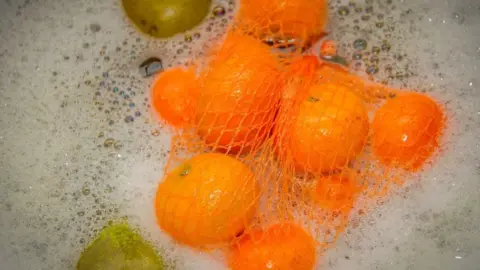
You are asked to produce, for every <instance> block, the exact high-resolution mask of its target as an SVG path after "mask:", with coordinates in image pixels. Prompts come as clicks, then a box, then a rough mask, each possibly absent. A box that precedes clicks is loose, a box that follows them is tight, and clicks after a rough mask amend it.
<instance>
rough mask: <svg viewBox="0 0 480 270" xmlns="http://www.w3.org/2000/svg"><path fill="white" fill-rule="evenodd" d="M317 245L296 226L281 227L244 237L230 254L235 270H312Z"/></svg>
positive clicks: (272, 227)
mask: <svg viewBox="0 0 480 270" xmlns="http://www.w3.org/2000/svg"><path fill="white" fill-rule="evenodd" d="M315 256H316V250H315V241H314V239H313V238H312V236H310V235H309V234H308V233H307V232H306V231H305V230H304V229H303V228H301V227H300V226H298V225H296V224H293V223H279V224H276V225H273V226H271V227H270V228H268V229H266V230H257V231H253V232H251V233H249V234H247V235H244V236H242V238H241V239H240V241H239V242H238V243H237V244H236V245H235V246H234V247H233V248H232V250H231V252H230V254H229V258H228V259H229V260H228V261H229V267H230V268H231V269H232V270H267V269H272V270H292V269H295V270H312V269H313V268H314V265H315Z"/></svg>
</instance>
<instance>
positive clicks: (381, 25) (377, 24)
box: [375, 22, 385, 28]
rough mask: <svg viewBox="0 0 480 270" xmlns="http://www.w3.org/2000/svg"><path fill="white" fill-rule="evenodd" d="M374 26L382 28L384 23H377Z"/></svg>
mask: <svg viewBox="0 0 480 270" xmlns="http://www.w3.org/2000/svg"><path fill="white" fill-rule="evenodd" d="M375 26H376V27H377V28H383V26H385V23H383V22H377V23H375Z"/></svg>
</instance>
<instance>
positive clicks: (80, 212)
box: [77, 211, 85, 217]
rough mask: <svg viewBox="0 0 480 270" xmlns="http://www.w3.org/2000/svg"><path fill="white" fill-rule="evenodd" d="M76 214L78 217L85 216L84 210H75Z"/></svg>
mask: <svg viewBox="0 0 480 270" xmlns="http://www.w3.org/2000/svg"><path fill="white" fill-rule="evenodd" d="M77 215H78V216H79V217H83V216H85V212H84V211H78V212H77Z"/></svg>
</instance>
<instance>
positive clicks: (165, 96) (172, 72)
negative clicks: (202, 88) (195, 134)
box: [151, 67, 198, 127]
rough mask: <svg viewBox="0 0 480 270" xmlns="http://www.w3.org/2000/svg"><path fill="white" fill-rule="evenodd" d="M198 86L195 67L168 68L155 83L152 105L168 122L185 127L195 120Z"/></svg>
mask: <svg viewBox="0 0 480 270" xmlns="http://www.w3.org/2000/svg"><path fill="white" fill-rule="evenodd" d="M197 88H198V85H197V81H196V77H195V72H194V70H193V69H184V68H181V67H175V68H170V69H167V70H165V71H164V72H163V73H161V74H160V75H159V76H158V77H157V78H156V80H155V81H154V83H153V86H152V90H151V103H152V107H153V109H154V111H155V112H156V113H157V114H158V115H159V116H160V118H162V119H163V120H165V121H166V122H167V123H168V124H170V125H172V126H174V127H183V126H185V125H186V124H188V123H191V122H192V121H193V114H194V110H195V103H196V92H197Z"/></svg>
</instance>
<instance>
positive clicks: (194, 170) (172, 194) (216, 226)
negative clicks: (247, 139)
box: [155, 153, 259, 248]
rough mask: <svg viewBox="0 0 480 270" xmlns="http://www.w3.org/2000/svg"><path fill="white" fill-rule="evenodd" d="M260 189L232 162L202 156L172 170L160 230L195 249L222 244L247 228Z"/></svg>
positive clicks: (159, 201)
mask: <svg viewBox="0 0 480 270" xmlns="http://www.w3.org/2000/svg"><path fill="white" fill-rule="evenodd" d="M258 197H259V187H258V185H257V182H256V179H255V176H254V174H253V173H252V171H251V170H250V169H249V168H248V167H247V166H246V165H244V164H243V163H242V162H240V161H238V160H236V159H235V158H233V157H230V156H226V155H223V154H217V153H208V154H200V155H197V156H195V157H193V158H191V159H189V160H186V161H185V162H184V163H183V164H181V165H179V166H178V167H177V168H175V169H174V170H172V171H171V172H170V173H168V174H167V175H166V177H165V178H164V179H163V181H162V182H161V183H160V185H159V187H158V190H157V194H156V198H155V212H156V216H157V221H158V225H159V226H160V228H161V229H163V230H164V231H165V232H167V233H168V234H169V235H170V236H171V237H172V238H173V239H175V240H177V241H178V242H180V243H182V244H186V245H189V246H191V247H195V248H206V247H208V246H209V245H220V244H222V243H227V244H228V242H229V241H230V240H232V239H234V238H235V236H236V235H237V234H239V233H241V232H243V230H244V229H245V228H246V227H247V226H248V225H249V223H250V222H251V220H252V218H253V216H254V214H255V212H256V209H257V203H258Z"/></svg>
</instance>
